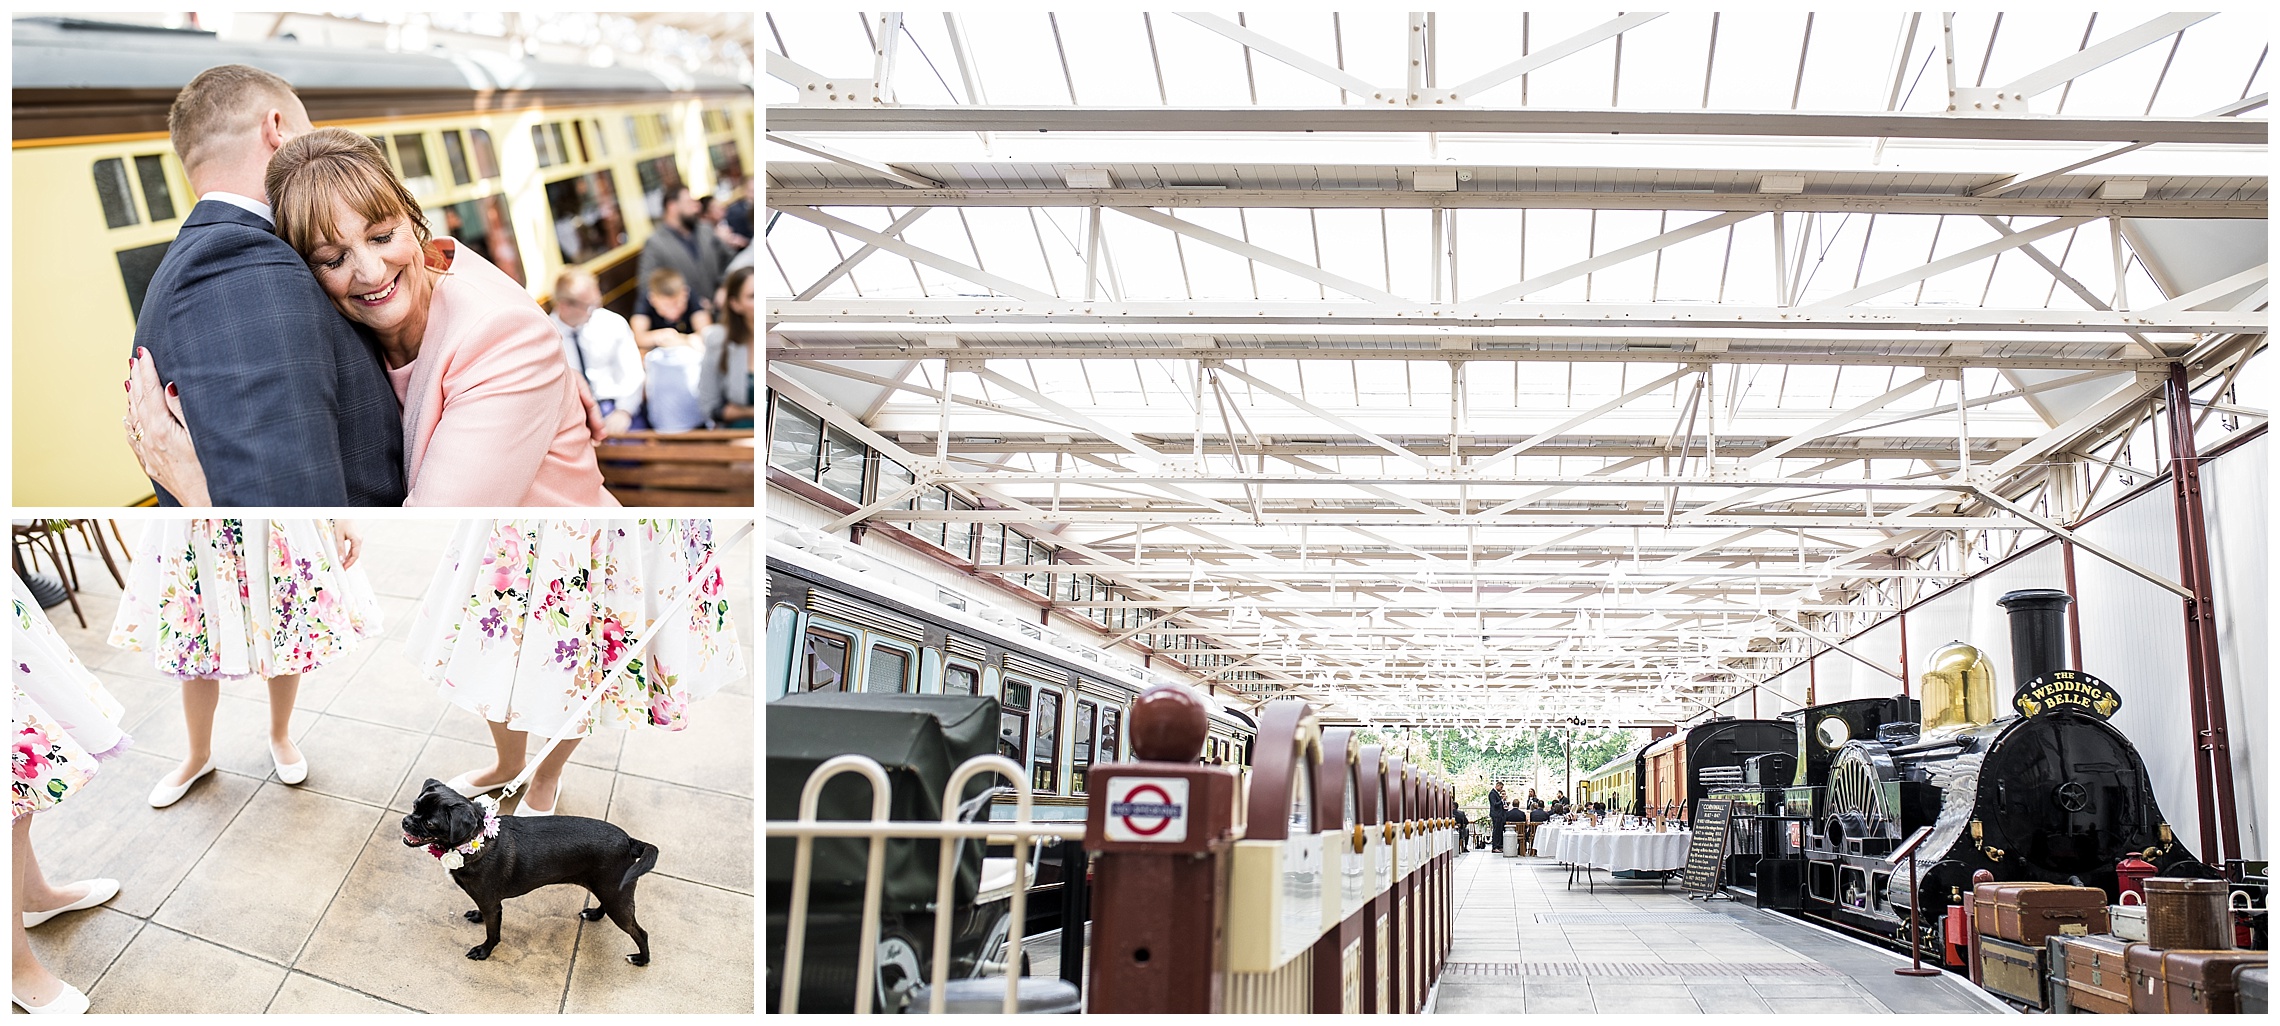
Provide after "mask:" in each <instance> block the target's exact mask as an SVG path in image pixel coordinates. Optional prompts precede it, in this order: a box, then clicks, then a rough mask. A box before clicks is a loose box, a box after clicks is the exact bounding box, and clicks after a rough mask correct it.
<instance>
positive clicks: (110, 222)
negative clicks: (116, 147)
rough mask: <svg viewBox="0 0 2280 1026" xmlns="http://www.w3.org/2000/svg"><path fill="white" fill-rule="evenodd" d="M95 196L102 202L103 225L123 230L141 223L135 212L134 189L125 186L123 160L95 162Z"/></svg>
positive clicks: (125, 169)
mask: <svg viewBox="0 0 2280 1026" xmlns="http://www.w3.org/2000/svg"><path fill="white" fill-rule="evenodd" d="M95 195H96V197H97V198H98V199H101V200H102V201H103V223H104V224H105V225H107V226H109V227H112V228H125V227H126V226H128V225H131V224H141V223H142V215H140V214H138V213H136V212H135V193H134V189H133V187H132V186H129V185H128V184H127V162H126V160H125V158H122V157H106V158H104V159H102V160H98V161H96V162H95Z"/></svg>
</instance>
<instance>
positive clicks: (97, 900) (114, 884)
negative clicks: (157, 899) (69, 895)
mask: <svg viewBox="0 0 2280 1026" xmlns="http://www.w3.org/2000/svg"><path fill="white" fill-rule="evenodd" d="M81 882H82V883H85V884H86V885H87V893H86V895H85V896H83V897H81V898H80V899H79V900H78V901H74V902H72V903H71V904H69V905H65V906H63V907H62V908H51V909H49V910H47V911H45V912H26V913H24V929H27V930H29V929H31V928H32V927H35V926H38V925H40V924H41V923H44V922H47V921H48V920H50V919H54V918H55V917H57V916H60V915H62V914H64V913H66V912H77V911H79V910H80V909H83V908H94V907H95V906H97V905H100V904H102V903H104V902H106V901H109V900H111V899H112V898H116V897H118V896H119V882H118V881H117V880H111V879H104V878H97V879H94V880H83V881H81Z"/></svg>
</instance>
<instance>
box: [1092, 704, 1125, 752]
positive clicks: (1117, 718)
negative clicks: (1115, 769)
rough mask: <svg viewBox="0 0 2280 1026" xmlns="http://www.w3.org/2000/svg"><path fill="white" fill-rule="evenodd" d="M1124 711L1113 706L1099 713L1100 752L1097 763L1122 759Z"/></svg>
mask: <svg viewBox="0 0 2280 1026" xmlns="http://www.w3.org/2000/svg"><path fill="white" fill-rule="evenodd" d="M1123 744H1124V710H1122V709H1118V708H1116V707H1115V706H1110V707H1108V708H1105V709H1102V710H1101V711H1100V751H1099V752H1097V753H1094V754H1095V761H1097V762H1115V761H1117V760H1118V759H1120V758H1123V757H1124V749H1123V747H1122V745H1123Z"/></svg>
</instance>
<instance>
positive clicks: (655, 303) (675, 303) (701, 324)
mask: <svg viewBox="0 0 2280 1026" xmlns="http://www.w3.org/2000/svg"><path fill="white" fill-rule="evenodd" d="M631 323H632V325H633V338H634V341H635V342H636V343H637V344H639V345H640V346H641V351H642V352H644V353H646V352H649V351H650V350H652V349H656V348H657V347H659V346H688V347H690V348H696V347H697V346H698V345H699V344H700V343H699V342H698V338H697V337H698V336H699V335H701V334H703V332H704V330H705V329H706V328H709V327H712V318H711V317H710V316H709V315H707V314H706V313H705V312H704V310H703V308H701V307H699V306H698V305H697V303H696V301H695V296H693V295H692V294H691V292H690V289H689V279H687V278H686V277H683V276H682V274H681V272H679V271H676V270H674V269H672V268H670V267H660V268H658V269H657V270H654V271H651V272H649V276H648V277H646V278H644V279H642V287H641V297H640V298H639V299H636V300H634V303H633V317H632V318H631Z"/></svg>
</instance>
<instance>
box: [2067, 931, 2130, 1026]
mask: <svg viewBox="0 0 2280 1026" xmlns="http://www.w3.org/2000/svg"><path fill="white" fill-rule="evenodd" d="M2050 942H2051V944H2052V945H2053V947H2056V948H2063V949H2064V951H2065V955H2064V958H2063V963H2064V964H2063V966H2061V965H2060V964H2057V963H2059V962H2060V961H2061V959H2060V958H2059V956H2056V955H2054V956H2052V961H2053V963H2054V964H2052V966H2051V967H2050V978H2051V986H2052V987H2053V988H2054V989H2059V988H2063V989H2064V990H2065V991H2066V1001H2067V1004H2069V1005H2071V1006H2072V1010H2073V1011H2076V1012H2094V1013H2097V1014H2100V1015H2125V1014H2128V1013H2129V1011H2130V966H2129V951H2130V949H2131V948H2135V947H2141V946H2142V945H2139V944H2135V943H2132V942H2130V941H2126V940H2123V939H2121V938H2119V937H2113V936H2106V935H2098V936H2091V937H2052V938H2051V939H2050ZM2052 1000H2053V1001H2055V1000H2056V997H2055V995H2054V996H2053V998H2052Z"/></svg>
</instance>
